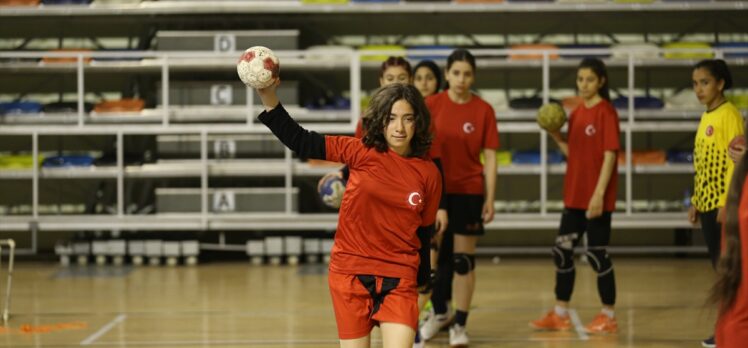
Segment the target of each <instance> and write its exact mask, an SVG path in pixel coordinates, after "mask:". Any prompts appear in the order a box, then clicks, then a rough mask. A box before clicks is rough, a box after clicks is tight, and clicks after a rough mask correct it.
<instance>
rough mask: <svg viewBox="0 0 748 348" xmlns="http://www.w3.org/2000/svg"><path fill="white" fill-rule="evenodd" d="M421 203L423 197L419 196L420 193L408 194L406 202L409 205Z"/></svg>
mask: <svg viewBox="0 0 748 348" xmlns="http://www.w3.org/2000/svg"><path fill="white" fill-rule="evenodd" d="M421 203H423V198H422V197H421V194H420V193H418V192H411V193H410V194H409V195H408V204H410V205H411V206H414V207H415V206H417V205H419V204H421Z"/></svg>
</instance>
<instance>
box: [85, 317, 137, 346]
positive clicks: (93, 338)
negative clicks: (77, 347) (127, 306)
mask: <svg viewBox="0 0 748 348" xmlns="http://www.w3.org/2000/svg"><path fill="white" fill-rule="evenodd" d="M125 319H127V314H120V315H118V316H116V317H115V318H114V319H112V321H110V322H109V323H107V324H106V325H104V326H103V327H102V328H101V329H99V331H96V332H94V334H93V335H91V336H88V337H87V338H86V339H85V340H83V341H81V346H90V345H91V343H94V342H95V341H96V340H98V339H99V338H100V337H101V336H104V334H106V333H107V332H109V330H111V329H113V328H114V327H115V326H116V325H117V324H119V323H121V322H123V321H125Z"/></svg>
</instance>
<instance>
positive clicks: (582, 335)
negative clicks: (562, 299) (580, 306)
mask: <svg viewBox="0 0 748 348" xmlns="http://www.w3.org/2000/svg"><path fill="white" fill-rule="evenodd" d="M569 317H570V318H571V322H572V323H573V324H574V330H577V335H579V339H580V340H582V341H586V340H589V339H590V336H587V332H585V331H584V326H582V321H581V320H579V314H577V310H576V309H569Z"/></svg>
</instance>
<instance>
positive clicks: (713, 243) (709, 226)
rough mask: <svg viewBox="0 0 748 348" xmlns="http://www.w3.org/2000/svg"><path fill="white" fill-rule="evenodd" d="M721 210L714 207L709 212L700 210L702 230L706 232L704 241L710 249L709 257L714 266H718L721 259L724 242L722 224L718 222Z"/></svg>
mask: <svg viewBox="0 0 748 348" xmlns="http://www.w3.org/2000/svg"><path fill="white" fill-rule="evenodd" d="M718 212H719V210H718V209H714V210H710V211H707V212H703V213H702V212H699V221H701V232H702V233H704V243H706V247H707V249H708V250H709V258H710V259H712V267H714V268H715V269H716V268H717V261H719V254H720V246H721V245H720V244H721V242H722V224H720V223H719V222H717V214H718Z"/></svg>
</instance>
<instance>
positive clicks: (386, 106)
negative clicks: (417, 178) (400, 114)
mask: <svg viewBox="0 0 748 348" xmlns="http://www.w3.org/2000/svg"><path fill="white" fill-rule="evenodd" d="M398 100H405V101H406V102H408V104H410V106H411V107H412V108H413V113H414V116H415V133H414V134H413V139H411V140H410V153H409V154H408V155H407V156H408V157H423V156H424V155H426V153H427V152H428V151H429V148H431V138H432V135H431V130H430V126H431V114H429V109H428V108H427V107H426V103H424V102H423V97H421V92H419V91H418V89H416V88H415V87H413V86H412V85H407V84H403V83H393V84H390V85H387V86H384V87H382V88H379V89H378V90H377V91H376V92H374V95H373V96H372V97H371V101H370V102H369V107H367V108H366V112H364V116H363V119H362V126H363V128H364V137H363V139H362V141H363V143H364V145H366V146H367V147H374V148H376V149H377V151H379V152H385V151H387V148H388V145H387V139H386V138H385V135H384V128H385V126H386V125H387V122H388V121H389V117H390V113H391V112H392V105H394V104H395V102H397V101H398Z"/></svg>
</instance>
